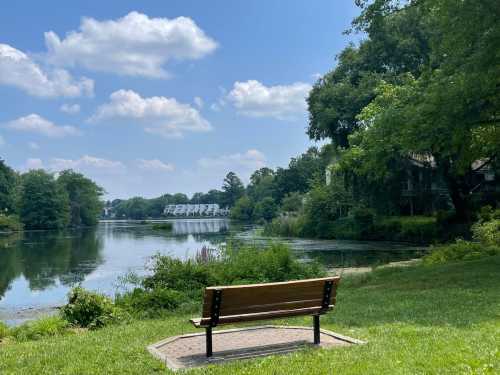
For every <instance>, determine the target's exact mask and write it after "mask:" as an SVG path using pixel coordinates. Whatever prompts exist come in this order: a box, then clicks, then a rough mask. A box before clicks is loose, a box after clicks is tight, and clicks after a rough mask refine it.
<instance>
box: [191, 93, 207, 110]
mask: <svg viewBox="0 0 500 375" xmlns="http://www.w3.org/2000/svg"><path fill="white" fill-rule="evenodd" d="M193 101H194V104H195V105H196V106H197V107H198V108H199V109H202V108H203V105H204V104H205V103H204V102H203V99H202V98H200V97H199V96H195V97H194V99H193Z"/></svg>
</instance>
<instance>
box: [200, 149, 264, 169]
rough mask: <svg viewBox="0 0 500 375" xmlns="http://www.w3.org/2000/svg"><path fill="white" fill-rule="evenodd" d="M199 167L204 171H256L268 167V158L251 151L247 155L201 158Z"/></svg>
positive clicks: (258, 152)
mask: <svg viewBox="0 0 500 375" xmlns="http://www.w3.org/2000/svg"><path fill="white" fill-rule="evenodd" d="M198 165H199V166H200V167H201V168H203V169H226V170H227V171H229V170H231V169H232V170H239V169H241V168H243V169H250V170H255V169H259V168H262V167H264V166H265V165H266V157H265V155H264V154H263V153H262V152H260V151H259V150H255V149H251V150H248V151H247V152H245V153H243V154H242V153H236V154H231V155H222V156H218V157H214V158H201V159H199V160H198Z"/></svg>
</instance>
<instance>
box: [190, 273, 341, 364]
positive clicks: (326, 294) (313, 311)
mask: <svg viewBox="0 0 500 375" xmlns="http://www.w3.org/2000/svg"><path fill="white" fill-rule="evenodd" d="M319 280H324V285H323V295H322V302H321V306H319V308H318V307H312V308H301V309H292V310H286V309H285V310H282V311H271V312H268V313H267V312H263V313H254V314H249V315H248V316H245V315H237V316H234V317H232V318H233V321H230V322H227V323H233V322H238V321H239V322H243V321H251V320H264V319H271V318H279V317H287V316H300V315H312V317H313V335H314V337H313V339H314V344H315V345H319V344H320V343H321V330H320V316H321V315H323V314H326V313H327V312H328V311H329V310H331V309H332V308H333V307H334V305H332V304H331V301H332V293H333V294H334V296H335V294H336V290H335V288H336V286H337V284H338V282H339V281H340V278H339V277H329V278H324V279H313V280H301V281H304V282H307V281H319ZM278 284H283V283H278ZM260 285H266V286H267V285H269V287H272V285H273V283H269V284H260ZM236 287H237V286H236ZM242 287H244V286H242ZM224 288H225V287H212V288H210V289H211V290H212V291H213V295H212V304H211V308H210V318H209V320H208V321H207V319H206V318H205V319H204V318H201V319H191V320H190V321H191V323H193V324H194V325H195V327H197V328H205V336H206V356H207V357H212V355H213V345H212V330H213V328H214V327H216V326H217V325H219V317H220V307H221V304H222V298H223V290H224ZM227 323H222V324H227Z"/></svg>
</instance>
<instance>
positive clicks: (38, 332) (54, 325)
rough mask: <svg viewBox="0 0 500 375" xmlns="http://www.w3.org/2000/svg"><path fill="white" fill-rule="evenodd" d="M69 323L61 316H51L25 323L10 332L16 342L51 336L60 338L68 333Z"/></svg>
mask: <svg viewBox="0 0 500 375" xmlns="http://www.w3.org/2000/svg"><path fill="white" fill-rule="evenodd" d="M68 327H69V323H68V322H67V321H66V320H64V319H62V318H61V317H59V316H49V317H46V318H41V319H38V320H34V321H31V322H27V323H24V324H22V325H20V326H18V327H14V328H11V329H10V330H9V331H8V335H9V337H12V338H14V339H15V340H16V341H29V340H40V339H42V338H45V337H50V336H60V335H63V334H65V333H66V332H67V330H68Z"/></svg>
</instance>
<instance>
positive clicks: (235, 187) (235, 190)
mask: <svg viewBox="0 0 500 375" xmlns="http://www.w3.org/2000/svg"><path fill="white" fill-rule="evenodd" d="M222 191H223V195H222V201H223V203H224V206H226V207H233V206H234V204H235V203H236V201H237V200H238V199H240V198H241V197H242V196H243V194H244V193H245V187H244V186H243V183H242V182H241V180H240V178H239V177H238V176H237V175H236V173H234V172H229V173H228V174H227V175H226V177H225V178H224V184H223V185H222Z"/></svg>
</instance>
